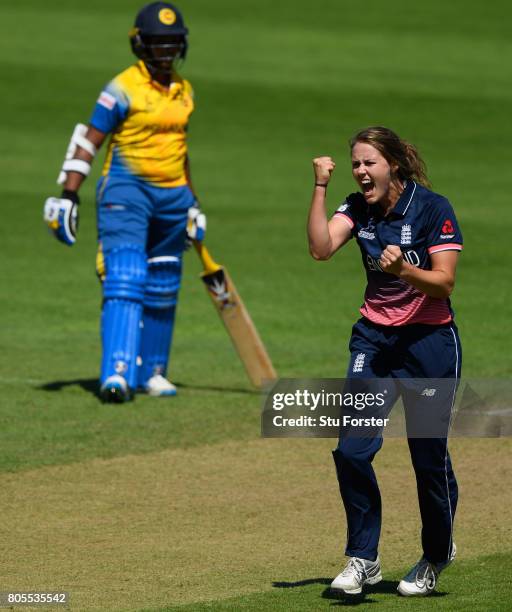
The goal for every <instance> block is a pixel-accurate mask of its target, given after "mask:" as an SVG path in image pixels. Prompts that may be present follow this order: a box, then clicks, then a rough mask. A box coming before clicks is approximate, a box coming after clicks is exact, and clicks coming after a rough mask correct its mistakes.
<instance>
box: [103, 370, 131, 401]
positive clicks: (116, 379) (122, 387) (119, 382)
mask: <svg viewBox="0 0 512 612" xmlns="http://www.w3.org/2000/svg"><path fill="white" fill-rule="evenodd" d="M100 396H101V399H102V400H103V401H104V402H114V403H117V404H122V403H123V402H128V401H129V400H131V399H132V393H131V391H130V388H129V387H128V383H127V382H126V379H125V378H123V377H122V376H120V375H119V374H113V375H112V376H109V377H108V378H107V379H106V380H105V382H104V383H103V384H102V385H101V387H100Z"/></svg>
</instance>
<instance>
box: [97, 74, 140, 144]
mask: <svg viewBox="0 0 512 612" xmlns="http://www.w3.org/2000/svg"><path fill="white" fill-rule="evenodd" d="M129 107H130V103H129V99H128V96H127V95H126V94H125V92H124V91H123V90H122V89H121V88H120V87H118V86H117V85H116V84H115V81H112V82H110V83H109V84H108V85H107V86H106V87H105V88H104V89H103V91H102V92H101V93H100V95H99V97H98V99H97V100H96V105H95V107H94V110H93V112H92V116H91V119H90V121H89V123H90V124H91V125H92V127H94V128H96V129H97V130H100V131H101V132H105V133H108V132H113V131H114V130H115V129H116V128H117V126H118V125H119V124H120V123H121V122H122V121H124V119H126V116H127V114H128V110H129Z"/></svg>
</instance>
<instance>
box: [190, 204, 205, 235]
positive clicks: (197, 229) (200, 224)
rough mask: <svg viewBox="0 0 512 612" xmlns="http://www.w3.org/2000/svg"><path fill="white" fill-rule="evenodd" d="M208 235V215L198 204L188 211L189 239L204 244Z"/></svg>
mask: <svg viewBox="0 0 512 612" xmlns="http://www.w3.org/2000/svg"><path fill="white" fill-rule="evenodd" d="M205 234H206V215H205V214H204V213H203V212H201V209H200V208H199V206H198V205H197V204H194V206H191V207H190V208H189V209H188V221H187V239H188V240H189V242H192V241H193V240H195V241H196V242H202V241H203V240H204V237H205Z"/></svg>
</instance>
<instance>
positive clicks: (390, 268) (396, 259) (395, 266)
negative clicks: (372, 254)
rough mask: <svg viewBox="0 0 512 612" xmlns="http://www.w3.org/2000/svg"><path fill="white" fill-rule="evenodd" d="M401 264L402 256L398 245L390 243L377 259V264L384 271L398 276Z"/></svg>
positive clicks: (402, 261) (402, 262)
mask: <svg viewBox="0 0 512 612" xmlns="http://www.w3.org/2000/svg"><path fill="white" fill-rule="evenodd" d="M403 264H404V257H403V255H402V251H401V250H400V247H399V246H396V245H394V244H390V245H388V246H387V247H386V248H385V249H384V250H383V251H382V253H381V255H380V259H379V265H380V267H381V268H382V269H383V271H384V272H388V273H389V274H395V275H396V276H400V272H401V271H402V266H403Z"/></svg>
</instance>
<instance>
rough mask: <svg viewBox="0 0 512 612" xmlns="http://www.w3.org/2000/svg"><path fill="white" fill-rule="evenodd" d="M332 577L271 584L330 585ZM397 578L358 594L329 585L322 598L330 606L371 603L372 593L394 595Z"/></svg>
mask: <svg viewBox="0 0 512 612" xmlns="http://www.w3.org/2000/svg"><path fill="white" fill-rule="evenodd" d="M331 581H332V578H307V579H305V580H297V581H296V582H273V583H272V586H273V587H275V588H278V589H294V588H299V587H304V586H308V585H310V584H324V585H326V586H327V585H330V584H331ZM397 587H398V580H382V581H381V582H379V583H378V584H374V585H366V586H365V587H364V588H363V592H362V593H361V594H360V595H347V594H346V593H336V592H334V591H331V589H330V588H329V586H327V588H326V589H324V591H323V592H322V595H321V597H322V599H329V600H331V601H332V603H331V605H332V606H359V605H361V604H373V603H378V602H377V600H376V599H372V598H371V596H372V594H375V595H377V594H386V595H396V596H397V597H400V596H399V595H398V593H397V590H396V589H397ZM445 595H446V593H443V592H438V591H434V593H432V594H431V595H430V597H431V598H437V597H444V596H445Z"/></svg>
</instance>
